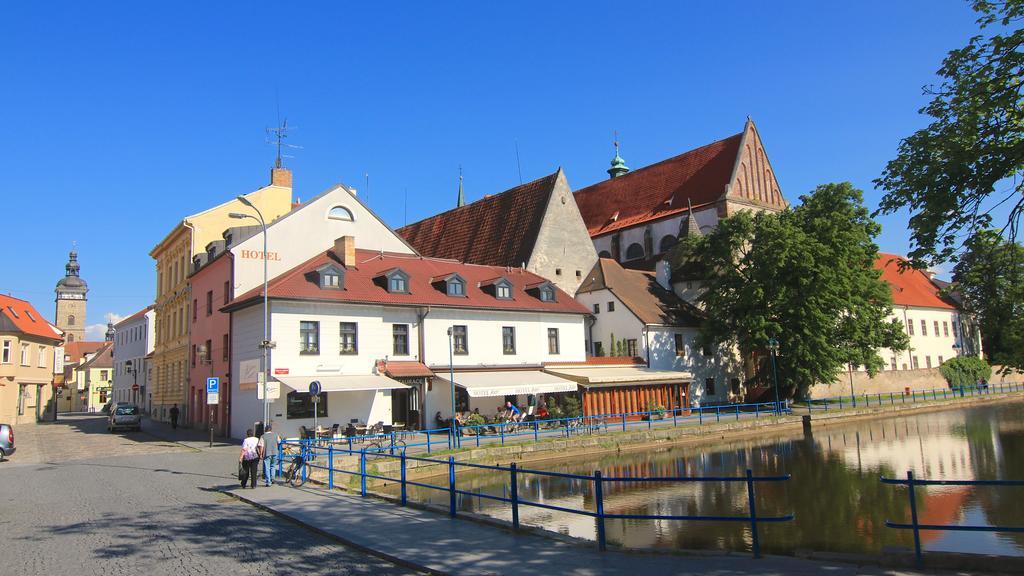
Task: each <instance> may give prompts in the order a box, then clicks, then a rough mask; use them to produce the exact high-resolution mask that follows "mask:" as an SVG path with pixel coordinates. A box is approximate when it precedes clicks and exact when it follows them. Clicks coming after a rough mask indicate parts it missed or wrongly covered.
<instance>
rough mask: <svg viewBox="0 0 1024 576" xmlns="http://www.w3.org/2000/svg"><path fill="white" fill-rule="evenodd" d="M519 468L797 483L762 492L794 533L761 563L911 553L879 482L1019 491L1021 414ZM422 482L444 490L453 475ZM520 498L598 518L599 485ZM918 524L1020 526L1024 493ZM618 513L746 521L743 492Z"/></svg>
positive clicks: (714, 527)
mask: <svg viewBox="0 0 1024 576" xmlns="http://www.w3.org/2000/svg"><path fill="white" fill-rule="evenodd" d="M523 468H530V469H534V470H547V471H555V472H567V473H573V474H592V473H593V472H594V471H595V470H601V471H602V473H603V474H604V475H605V476H616V477H623V476H661V477H665V476H742V475H743V474H744V473H745V471H746V469H747V468H750V469H751V470H753V472H754V474H755V475H762V476H771V475H782V474H791V475H792V479H791V480H789V481H787V482H781V483H764V484H758V485H757V494H756V504H757V508H758V514H759V515H764V516H781V515H785V514H789V513H793V514H795V515H796V519H795V520H794V521H791V522H786V523H781V524H762V525H761V528H760V536H761V548H762V551H764V552H770V553H781V554H792V553H794V552H796V551H797V550H819V551H836V552H857V553H880V552H883V551H885V550H887V549H892V548H911V547H912V546H913V537H912V533H911V531H909V530H897V529H892V528H887V527H886V526H885V521H886V520H892V521H896V522H909V519H910V503H909V499H908V497H907V489H906V488H905V487H903V486H896V485H888V484H882V483H881V482H879V477H880V476H886V477H896V476H899V477H902V478H905V477H906V473H907V470H913V471H914V475H915V477H917V478H930V479H944V480H952V479H960V480H964V479H966V480H987V479H1013V480H1021V479H1024V403H1012V404H999V405H991V406H982V407H973V408H962V409H953V410H946V411H942V412H931V413H925V414H916V415H907V416H899V417H893V418H885V419H877V420H870V421H861V422H856V423H849V424H846V425H839V426H832V427H828V428H825V427H817V428H815V429H814V431H813V432H812V434H811V435H806V436H805V435H804V434H803V433H801V432H796V433H787V434H782V435H773V434H772V433H770V432H765V434H764V435H763V436H759V437H755V438H752V439H742V440H726V439H723V440H722V441H720V442H719V443H717V444H715V445H705V446H700V447H675V448H666V449H660V450H646V451H635V452H623V453H620V454H610V455H601V456H591V457H580V458H575V459H565V460H556V461H550V462H540V463H534V464H528V465H524V466H523ZM427 482H429V483H431V484H437V485H439V486H447V477H444V478H432V479H428V480H427ZM518 484H519V497H520V498H522V499H524V500H531V501H536V502H543V503H547V504H552V505H556V506H562V507H565V508H572V509H580V508H582V509H586V510H591V511H593V510H594V498H593V488H592V483H591V482H587V481H580V480H572V479H565V478H552V477H544V476H536V475H530V474H520V480H519V482H518ZM457 485H458V488H459V489H461V490H467V491H474V492H482V493H485V494H494V495H501V496H505V497H508V495H509V478H508V475H507V474H505V473H493V472H490V471H480V472H463V471H460V472H459V474H458V481H457ZM917 491H918V494H919V500H918V502H919V503H918V514H919V521H920V522H921V523H927V524H981V525H1002V526H1021V525H1024V487H1021V488H1012V487H1010V488H995V487H976V488H975V487H928V488H927V489H923V488H917ZM409 498H410V500H413V501H421V502H432V503H435V504H440V505H445V506H447V505H448V494H447V492H441V491H435V490H430V489H426V488H416V487H410V488H409ZM604 500H605V512H606V513H610V514H658V515H719V516H722V515H728V516H733V515H746V514H747V510H748V506H747V494H746V485H745V484H743V483H725V482H712V483H685V484H684V483H659V484H653V483H637V482H630V483H615V484H612V483H607V484H606V485H605V489H604ZM458 506H459V508H460V509H461V510H467V511H475V512H478V513H482V514H487V515H490V516H494V517H497V518H502V519H505V520H511V511H510V508H509V505H508V504H506V503H503V502H496V501H490V500H486V499H483V498H475V497H469V496H464V497H460V498H459V502H458ZM520 521H521V522H522V523H524V524H527V525H532V526H539V527H542V528H545V529H548V530H552V531H556V532H561V533H563V534H568V535H572V536H577V537H582V538H590V539H594V538H595V533H596V529H595V525H594V520H593V519H591V518H588V517H585V516H579V515H574V514H568V513H564V512H558V511H551V510H545V509H540V508H535V507H527V506H523V507H521V508H520ZM606 526H607V528H606V530H607V535H608V539H609V541H611V542H616V543H619V544H622V545H625V546H628V547H635V548H648V547H661V548H685V549H713V550H732V551H742V550H749V549H750V544H751V539H750V528H749V524H746V523H739V522H736V523H730V522H703V521H702V522H694V521H655V520H608V521H607V524H606ZM921 541H922V545H923V547H924V549H925V550H942V551H950V552H974V553H984V554H1000V555H1009V556H1021V555H1024V534H996V533H983V532H937V531H932V532H922V533H921Z"/></svg>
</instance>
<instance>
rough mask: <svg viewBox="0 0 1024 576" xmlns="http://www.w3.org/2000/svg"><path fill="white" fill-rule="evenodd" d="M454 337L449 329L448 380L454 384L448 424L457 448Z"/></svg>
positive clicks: (453, 444) (453, 442)
mask: <svg viewBox="0 0 1024 576" xmlns="http://www.w3.org/2000/svg"><path fill="white" fill-rule="evenodd" d="M453 338H454V336H453V335H452V329H451V328H449V329H448V380H450V381H451V384H452V419H451V420H450V421H449V422H448V424H449V428H451V432H449V434H451V438H452V448H455V444H456V442H458V437H457V436H455V360H454V359H453V356H452V355H453V354H454V342H453Z"/></svg>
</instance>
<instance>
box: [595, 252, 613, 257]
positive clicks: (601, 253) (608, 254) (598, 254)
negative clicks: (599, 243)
mask: <svg viewBox="0 0 1024 576" xmlns="http://www.w3.org/2000/svg"><path fill="white" fill-rule="evenodd" d="M597 257H598V258H611V257H612V253H611V252H609V251H607V250H601V251H600V252H598V253H597Z"/></svg>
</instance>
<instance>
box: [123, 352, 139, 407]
mask: <svg viewBox="0 0 1024 576" xmlns="http://www.w3.org/2000/svg"><path fill="white" fill-rule="evenodd" d="M124 371H125V372H127V373H129V374H131V375H132V378H133V380H132V384H133V385H132V403H133V404H138V398H137V397H138V394H139V368H138V366H135V364H134V363H133V362H132V361H131V360H126V361H125V363H124Z"/></svg>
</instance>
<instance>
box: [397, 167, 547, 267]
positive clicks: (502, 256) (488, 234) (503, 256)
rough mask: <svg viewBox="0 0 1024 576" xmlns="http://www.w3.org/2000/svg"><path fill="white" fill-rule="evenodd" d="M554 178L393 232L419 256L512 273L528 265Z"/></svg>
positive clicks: (508, 191) (505, 192)
mask: <svg viewBox="0 0 1024 576" xmlns="http://www.w3.org/2000/svg"><path fill="white" fill-rule="evenodd" d="M560 172H561V169H559V170H558V171H557V172H555V173H554V174H550V175H548V176H545V177H543V178H540V179H538V180H534V181H533V182H527V183H526V184H522V185H520V186H516V187H515V188H512V189H509V190H506V191H504V192H502V193H500V194H495V195H493V196H486V197H484V198H483V199H481V200H477V201H476V202H473V203H472V204H467V205H465V206H462V207H460V208H455V209H453V210H449V211H447V212H442V213H441V214H438V215H436V216H431V217H430V218H427V219H425V220H420V221H419V222H416V223H414V224H409V225H408V226H405V227H403V228H399V229H398V230H396V232H398V234H399V235H401V236H402V237H404V238H405V239H406V240H407V241H408V242H409V244H412V246H413V248H415V249H416V251H417V252H419V253H420V254H422V255H424V256H430V257H433V258H451V259H453V260H459V261H461V262H472V263H474V264H489V265H492V266H515V267H518V266H520V265H522V264H525V263H526V262H528V261H529V260H530V254H531V253H532V252H533V246H534V243H535V242H536V239H537V234H538V232H539V230H540V224H541V220H542V219H543V216H544V212H545V209H546V208H547V203H548V199H549V198H550V196H551V192H552V190H553V189H554V186H555V181H556V180H557V179H558V175H559V173H560Z"/></svg>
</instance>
